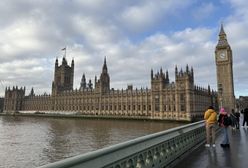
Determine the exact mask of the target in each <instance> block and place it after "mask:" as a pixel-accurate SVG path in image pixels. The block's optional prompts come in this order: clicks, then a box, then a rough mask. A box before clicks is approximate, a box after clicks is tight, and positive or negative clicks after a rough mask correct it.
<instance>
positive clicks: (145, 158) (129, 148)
mask: <svg viewBox="0 0 248 168" xmlns="http://www.w3.org/2000/svg"><path fill="white" fill-rule="evenodd" d="M229 133H230V142H231V143H230V144H231V146H230V148H221V147H220V146H219V145H217V146H216V148H206V147H205V146H204V144H205V125H204V121H200V122H196V123H192V124H187V125H184V126H180V127H177V128H172V129H169V130H166V131H162V132H158V133H154V134H150V135H147V136H143V137H139V138H136V139H134V140H130V141H127V142H123V143H120V144H117V145H113V146H110V147H106V148H103V149H100V150H97V151H93V152H90V153H86V154H83V155H79V156H75V157H72V158H67V159H65V160H62V161H58V162H55V163H50V164H47V165H44V166H41V167H40V168H79V167H80V168H100V167H101V168H153V167H154V168H167V167H168V168H170V167H175V168H181V167H183V168H198V167H201V168H202V167H211V168H215V167H216V168H217V167H222V168H243V167H246V166H247V165H248V159H247V155H246V154H247V151H248V146H247V144H248V128H242V127H241V128H240V130H230V132H229ZM221 139H222V133H221V132H220V133H219V136H218V137H217V143H216V144H220V143H221Z"/></svg>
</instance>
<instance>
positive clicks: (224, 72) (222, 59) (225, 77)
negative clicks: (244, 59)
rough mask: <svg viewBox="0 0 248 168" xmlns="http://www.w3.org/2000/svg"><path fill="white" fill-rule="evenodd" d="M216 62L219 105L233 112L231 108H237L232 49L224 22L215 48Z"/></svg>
mask: <svg viewBox="0 0 248 168" xmlns="http://www.w3.org/2000/svg"><path fill="white" fill-rule="evenodd" d="M215 62H216V70H217V88H218V98H219V105H220V106H221V107H224V108H225V109H226V110H227V111H228V112H231V109H235V96H234V86H233V59H232V49H231V47H230V45H229V44H228V41H227V37H226V33H225V31H224V28H223V25H222V24H221V28H220V33H219V40H218V44H217V45H216V48H215Z"/></svg>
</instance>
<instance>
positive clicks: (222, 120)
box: [218, 107, 231, 147]
mask: <svg viewBox="0 0 248 168" xmlns="http://www.w3.org/2000/svg"><path fill="white" fill-rule="evenodd" d="M218 123H219V126H221V127H222V130H223V131H224V139H223V141H222V143H221V144H220V146H221V147H230V144H229V137H228V127H229V125H231V119H230V117H229V116H228V115H227V112H226V111H225V109H224V108H223V107H222V108H221V109H220V115H219V119H218Z"/></svg>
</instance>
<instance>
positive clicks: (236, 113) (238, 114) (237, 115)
mask: <svg viewBox="0 0 248 168" xmlns="http://www.w3.org/2000/svg"><path fill="white" fill-rule="evenodd" d="M235 116H236V119H237V125H236V126H237V127H236V128H237V129H239V118H240V113H239V112H238V111H236V112H235Z"/></svg>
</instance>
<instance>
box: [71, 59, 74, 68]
mask: <svg viewBox="0 0 248 168" xmlns="http://www.w3.org/2000/svg"><path fill="white" fill-rule="evenodd" d="M71 67H74V58H72V61H71Z"/></svg>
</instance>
